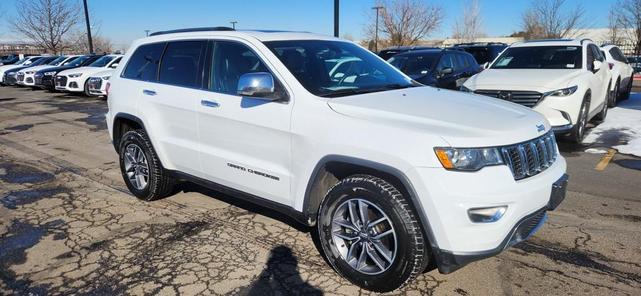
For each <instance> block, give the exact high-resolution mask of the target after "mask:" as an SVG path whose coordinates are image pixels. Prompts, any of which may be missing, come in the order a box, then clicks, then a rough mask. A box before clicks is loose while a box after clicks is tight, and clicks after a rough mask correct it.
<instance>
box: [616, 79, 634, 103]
mask: <svg viewBox="0 0 641 296" xmlns="http://www.w3.org/2000/svg"><path fill="white" fill-rule="evenodd" d="M632 83H634V81H633V80H632V77H630V80H629V81H628V86H627V87H626V89H625V92H623V93H622V94H621V96H620V97H619V101H625V100H627V99H629V98H630V93H631V92H632Z"/></svg>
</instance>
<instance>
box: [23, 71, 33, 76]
mask: <svg viewBox="0 0 641 296" xmlns="http://www.w3.org/2000/svg"><path fill="white" fill-rule="evenodd" d="M33 72H34V71H27V72H24V73H25V74H29V75H31V74H33Z"/></svg>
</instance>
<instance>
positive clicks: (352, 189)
mask: <svg viewBox="0 0 641 296" xmlns="http://www.w3.org/2000/svg"><path fill="white" fill-rule="evenodd" d="M355 200H359V201H358V204H359V205H360V202H362V201H363V200H364V201H365V202H364V203H367V204H369V206H370V208H368V209H369V210H366V211H365V212H366V213H368V214H367V216H370V215H371V216H374V215H375V212H382V213H384V215H385V216H386V218H387V220H384V221H383V222H381V223H377V224H374V226H372V227H367V228H368V230H365V231H362V230H361V231H359V232H355V231H353V232H351V233H349V235H352V236H353V237H355V238H356V239H358V240H356V241H355V242H356V243H357V245H356V247H354V251H353V252H355V253H358V254H366V255H364V256H365V257H366V258H367V259H366V260H365V261H363V262H364V263H365V264H366V265H367V264H368V263H372V264H371V266H372V267H373V268H376V266H378V269H379V273H377V274H373V272H370V273H369V274H368V273H367V272H363V271H361V270H357V268H356V267H352V266H351V265H350V264H349V263H348V262H347V261H346V260H345V259H344V258H345V256H346V255H345V253H346V254H347V256H349V254H350V253H349V251H345V249H346V248H347V249H351V247H352V245H353V244H354V242H352V240H344V241H342V242H340V241H339V242H338V244H339V245H337V243H336V241H335V236H334V235H333V234H334V233H336V232H335V231H336V228H335V227H341V226H336V225H339V224H336V223H333V222H332V221H333V220H334V218H335V217H341V219H342V217H344V216H341V215H342V214H340V213H341V209H344V205H345V204H347V207H348V208H349V207H350V204H349V202H353V201H355ZM370 210H371V211H370ZM335 215H337V216H335ZM359 217H362V215H359ZM369 219H373V220H378V219H376V217H369V218H366V220H369ZM355 220H358V221H362V219H361V218H358V219H355ZM348 222H349V221H348ZM370 222H371V221H370ZM354 224H359V223H358V222H356V221H355V222H354ZM354 224H351V225H354ZM360 224H365V223H360ZM368 224H369V223H368ZM317 227H318V233H319V238H320V244H321V246H322V249H323V252H324V254H325V256H326V258H327V260H328V262H329V263H330V264H331V265H332V267H333V268H334V270H336V272H338V273H339V274H340V275H341V276H343V277H345V278H346V279H348V280H349V281H351V282H352V283H354V284H356V285H358V286H359V287H361V288H363V289H367V290H371V291H376V292H388V291H392V290H395V289H397V288H399V287H401V286H403V285H405V284H406V283H408V282H409V281H411V280H412V279H414V278H415V277H416V276H417V275H418V274H420V273H422V272H423V271H424V270H425V268H426V266H427V264H428V263H429V251H428V242H427V241H426V239H425V237H424V235H423V231H422V227H421V224H420V222H419V220H418V217H417V215H416V213H415V211H414V209H413V208H412V206H411V205H410V203H409V201H408V199H407V198H406V197H405V196H403V194H402V193H401V192H400V191H399V190H398V189H396V188H395V187H394V186H393V185H391V184H390V183H389V182H387V181H385V180H383V179H380V178H377V177H374V176H370V175H353V176H350V177H347V178H345V179H342V180H341V181H340V182H338V183H337V184H336V185H335V186H334V187H332V188H331V189H330V190H329V191H328V193H327V195H326V196H325V199H324V200H323V203H322V204H321V208H320V210H319V213H318V224H317ZM339 229H340V230H342V229H343V228H339ZM347 229H348V228H345V231H346V232H345V233H346V234H347ZM390 229H392V230H393V231H394V233H393V236H390V235H387V236H385V237H384V238H381V239H377V238H376V237H375V236H376V235H379V234H381V233H386V232H389V230H390ZM370 235H371V236H370ZM390 237H391V238H390ZM389 239H393V244H392V243H391V242H390V241H389ZM383 240H387V241H383ZM374 242H377V243H379V244H378V245H379V246H380V243H381V242H382V243H387V244H386V245H387V246H392V245H394V246H395V249H394V250H395V251H394V253H393V254H395V255H394V256H387V257H391V258H390V260H383V259H384V258H385V257H382V256H379V255H377V256H379V257H378V259H379V262H383V263H385V265H386V266H385V267H386V268H385V269H383V268H381V267H380V266H381V265H374V264H373V263H376V261H374V260H373V258H374V256H371V255H369V253H361V252H360V251H359V250H361V251H362V250H364V249H366V248H369V249H368V250H372V252H374V250H376V249H375V248H374V247H375V245H374V244H375V243H374ZM348 245H349V246H348ZM365 245H367V247H366V246H365ZM358 246H361V247H360V248H359V247H358ZM339 248H342V249H343V253H341V251H340V249H339ZM377 254H381V252H377ZM388 255H389V253H388ZM361 256H363V255H361ZM354 259H357V258H355V257H354ZM367 260H369V261H367ZM351 262H354V261H353V260H351ZM356 265H357V266H360V265H359V264H358V263H356Z"/></svg>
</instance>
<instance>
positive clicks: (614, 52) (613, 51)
mask: <svg viewBox="0 0 641 296" xmlns="http://www.w3.org/2000/svg"><path fill="white" fill-rule="evenodd" d="M610 55H611V56H612V58H613V59H614V60H616V61H619V62H622V63H627V62H628V60H626V58H625V55H623V53H622V52H621V50H619V49H618V48H616V47H613V48H610Z"/></svg>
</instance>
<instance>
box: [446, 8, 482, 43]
mask: <svg viewBox="0 0 641 296" xmlns="http://www.w3.org/2000/svg"><path fill="white" fill-rule="evenodd" d="M463 7H465V10H464V11H463V15H461V17H460V18H459V19H458V20H457V21H456V23H455V24H454V29H453V32H452V38H454V39H459V40H460V41H463V42H474V41H476V39H477V38H479V37H482V36H484V35H485V34H484V33H483V17H482V16H481V5H480V3H479V0H464V1H463Z"/></svg>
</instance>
